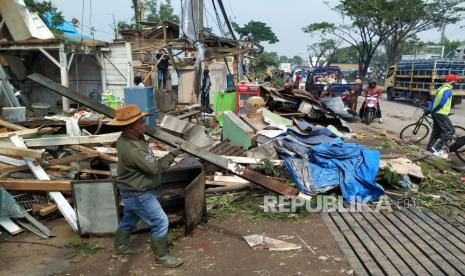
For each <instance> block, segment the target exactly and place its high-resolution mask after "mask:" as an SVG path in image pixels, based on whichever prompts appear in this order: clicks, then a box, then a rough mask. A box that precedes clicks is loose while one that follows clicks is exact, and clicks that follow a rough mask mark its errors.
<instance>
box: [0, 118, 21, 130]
mask: <svg viewBox="0 0 465 276" xmlns="http://www.w3.org/2000/svg"><path fill="white" fill-rule="evenodd" d="M0 126H2V127H6V128H8V129H11V130H24V129H27V128H25V127H23V126H20V125H17V124H13V123H10V122H8V121H4V120H1V119H0Z"/></svg>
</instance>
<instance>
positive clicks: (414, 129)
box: [400, 123, 429, 143]
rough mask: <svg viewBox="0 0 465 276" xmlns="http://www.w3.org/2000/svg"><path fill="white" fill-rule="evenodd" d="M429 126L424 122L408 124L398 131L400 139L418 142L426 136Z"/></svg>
mask: <svg viewBox="0 0 465 276" xmlns="http://www.w3.org/2000/svg"><path fill="white" fill-rule="evenodd" d="M428 134H429V127H428V126H427V125H425V124H417V123H413V124H410V125H408V126H406V127H404V129H402V131H401V132H400V139H401V140H403V141H405V142H410V143H418V142H420V141H422V140H423V139H425V138H426V137H428Z"/></svg>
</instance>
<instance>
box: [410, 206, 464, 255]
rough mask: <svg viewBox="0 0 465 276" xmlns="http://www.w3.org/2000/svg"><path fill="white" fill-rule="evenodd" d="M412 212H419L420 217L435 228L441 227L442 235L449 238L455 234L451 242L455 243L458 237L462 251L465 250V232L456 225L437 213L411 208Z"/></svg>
mask: <svg viewBox="0 0 465 276" xmlns="http://www.w3.org/2000/svg"><path fill="white" fill-rule="evenodd" d="M410 210H411V211H412V212H414V213H415V214H417V215H418V216H419V217H420V216H421V218H422V219H423V220H424V221H425V222H427V223H428V224H429V225H430V226H431V227H433V229H436V227H438V226H439V227H440V228H439V229H438V231H440V232H441V233H442V235H443V236H444V237H446V238H448V237H449V236H450V235H453V240H451V242H453V243H455V242H457V239H458V240H459V241H460V245H461V247H462V251H463V252H465V251H464V250H463V249H465V247H464V245H465V233H463V232H461V231H459V229H457V227H456V226H454V225H452V224H450V223H449V222H447V221H445V220H444V219H442V218H441V217H439V216H438V215H436V214H435V213H433V212H431V211H429V210H426V209H422V210H418V209H413V210H412V209H410Z"/></svg>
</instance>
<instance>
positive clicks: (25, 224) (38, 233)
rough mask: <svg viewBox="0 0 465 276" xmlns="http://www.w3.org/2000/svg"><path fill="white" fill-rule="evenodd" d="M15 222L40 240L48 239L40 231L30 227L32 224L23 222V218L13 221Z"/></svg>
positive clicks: (32, 226)
mask: <svg viewBox="0 0 465 276" xmlns="http://www.w3.org/2000/svg"><path fill="white" fill-rule="evenodd" d="M15 221H16V222H17V223H18V224H19V225H21V226H22V227H24V228H26V229H27V230H28V231H30V232H32V233H34V234H36V235H37V236H39V237H40V238H42V239H48V238H49V237H48V236H47V235H45V234H44V233H42V231H40V230H39V229H37V228H36V227H35V226H34V225H32V223H30V222H28V221H27V220H25V219H24V218H21V219H15Z"/></svg>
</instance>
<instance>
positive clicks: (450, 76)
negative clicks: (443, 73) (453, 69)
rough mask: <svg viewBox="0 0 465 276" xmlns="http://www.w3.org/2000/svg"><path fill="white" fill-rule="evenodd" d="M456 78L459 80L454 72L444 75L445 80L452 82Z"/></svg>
mask: <svg viewBox="0 0 465 276" xmlns="http://www.w3.org/2000/svg"><path fill="white" fill-rule="evenodd" d="M458 80H460V77H459V76H457V75H454V74H449V75H447V77H446V81H447V82H453V81H458Z"/></svg>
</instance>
